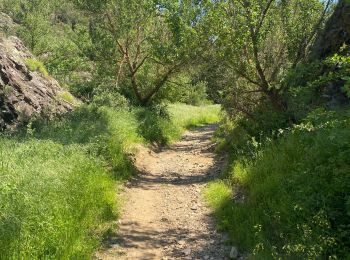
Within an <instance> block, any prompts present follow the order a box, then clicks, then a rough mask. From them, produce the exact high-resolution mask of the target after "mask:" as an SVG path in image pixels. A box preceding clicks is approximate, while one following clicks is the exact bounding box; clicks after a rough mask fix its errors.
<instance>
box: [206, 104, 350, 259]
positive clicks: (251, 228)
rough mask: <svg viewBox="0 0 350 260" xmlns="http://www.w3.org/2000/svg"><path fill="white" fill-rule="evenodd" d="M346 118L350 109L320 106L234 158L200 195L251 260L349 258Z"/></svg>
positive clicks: (349, 157) (348, 126)
mask: <svg viewBox="0 0 350 260" xmlns="http://www.w3.org/2000/svg"><path fill="white" fill-rule="evenodd" d="M349 118H350V111H349V110H342V111H339V112H326V111H323V110H318V111H316V112H314V113H311V114H310V115H309V116H308V117H307V118H306V119H305V120H304V122H303V123H302V124H300V125H297V126H295V127H293V128H292V129H286V130H284V131H282V130H281V131H280V133H279V134H278V137H276V138H274V139H273V140H272V139H270V140H266V141H265V142H263V143H262V144H258V143H257V142H256V141H253V142H251V144H250V149H247V152H245V153H243V154H237V153H236V154H233V155H232V159H231V165H230V168H229V169H228V172H227V174H226V176H225V177H224V180H221V181H217V182H214V183H212V184H211V185H210V186H209V187H208V189H207V190H206V193H205V196H206V198H207V200H208V202H209V204H210V205H211V206H212V207H213V209H214V210H215V214H216V216H217V217H218V220H219V227H220V228H221V229H224V230H227V231H228V232H229V234H230V236H231V239H232V242H233V243H234V244H235V245H237V246H238V247H239V248H240V250H241V251H243V252H250V253H251V258H252V259H349V257H350V255H349V252H350V240H349V237H350V174H349V173H350V142H349V140H350V120H349ZM243 194H244V196H245V198H244V199H243Z"/></svg>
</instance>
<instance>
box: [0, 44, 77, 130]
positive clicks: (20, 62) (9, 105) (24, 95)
mask: <svg viewBox="0 0 350 260" xmlns="http://www.w3.org/2000/svg"><path fill="white" fill-rule="evenodd" d="M28 59H35V57H34V56H33V55H32V54H31V53H30V52H29V51H28V49H27V48H26V47H25V46H24V45H23V43H22V42H21V41H20V40H19V39H18V38H16V37H9V38H4V37H0V130H4V129H14V128H15V127H16V126H17V125H18V124H19V123H21V122H25V121H27V120H28V119H30V118H33V117H36V116H38V115H45V116H47V117H53V116H55V115H57V114H62V113H65V112H67V111H69V110H71V109H72V106H71V104H69V103H67V102H65V101H64V100H63V98H62V94H63V93H65V92H66V91H64V90H63V89H62V88H61V87H60V86H59V84H58V82H57V81H56V80H55V79H53V78H51V77H49V76H45V75H43V74H42V73H41V72H39V71H31V70H30V69H29V68H28V67H27V65H26V61H27V60H28Z"/></svg>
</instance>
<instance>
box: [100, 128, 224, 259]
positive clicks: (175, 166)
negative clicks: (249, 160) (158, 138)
mask: <svg viewBox="0 0 350 260" xmlns="http://www.w3.org/2000/svg"><path fill="white" fill-rule="evenodd" d="M215 128H216V126H215V125H210V126H206V127H202V128H199V129H197V130H194V131H191V132H187V133H186V134H185V135H184V136H183V138H182V139H181V140H180V141H179V142H177V143H175V144H173V145H171V146H170V147H168V148H164V149H162V150H160V151H150V150H147V149H141V151H140V153H139V154H138V156H137V158H136V166H137V168H138V169H139V170H140V171H141V172H142V174H140V175H139V176H137V177H136V179H135V180H133V181H131V182H130V183H129V184H128V185H127V186H126V187H125V192H124V196H125V199H126V202H125V206H124V209H123V212H122V216H121V220H119V231H118V236H117V237H115V238H111V239H110V241H109V243H108V245H107V246H106V248H104V249H103V250H101V252H99V253H98V254H97V255H96V258H97V259H215V260H216V259H226V256H227V255H228V254H229V253H230V247H229V246H227V245H225V244H226V243H225V242H226V240H227V237H226V236H225V235H224V234H220V233H218V232H216V229H215V223H214V220H213V218H212V216H211V212H210V210H209V209H208V207H206V205H205V204H204V201H203V197H202V193H201V192H202V190H203V188H204V187H205V185H206V184H207V183H208V182H209V181H210V180H211V179H213V178H215V177H216V176H217V175H218V174H219V173H220V171H221V169H222V167H223V165H224V162H225V159H224V158H222V157H220V156H217V155H215V154H214V153H213V148H214V144H213V143H212V142H211V141H210V138H211V137H212V135H213V132H214V130H215Z"/></svg>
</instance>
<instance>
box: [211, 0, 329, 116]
mask: <svg viewBox="0 0 350 260" xmlns="http://www.w3.org/2000/svg"><path fill="white" fill-rule="evenodd" d="M331 3H332V1H331V0H327V1H326V2H324V3H321V2H320V1H319V0H311V1H310V0H282V1H276V0H237V1H232V0H231V1H215V2H212V1H209V3H208V6H210V8H208V9H207V10H208V14H207V15H206V18H205V19H206V24H207V27H208V28H209V25H212V26H210V28H211V30H210V31H209V32H208V38H209V39H210V41H211V42H213V44H214V45H215V49H216V55H217V56H218V57H219V58H220V59H222V60H223V61H224V62H222V64H224V65H225V66H226V67H227V71H228V72H229V73H231V74H232V76H231V77H230V78H231V79H232V83H231V84H230V85H231V88H230V91H231V93H230V94H229V98H230V99H231V106H233V107H234V108H235V109H236V110H237V111H239V112H243V113H244V114H249V113H250V111H251V110H252V109H253V108H254V107H256V105H257V104H260V103H261V101H262V100H265V98H266V97H267V98H268V100H269V103H270V104H271V105H272V106H273V107H274V108H275V109H277V110H279V111H283V110H285V109H286V104H285V103H284V100H283V98H282V96H281V94H280V93H281V86H280V85H279V83H280V81H281V79H282V78H283V77H284V75H285V72H286V71H287V70H288V69H290V68H292V67H295V66H297V64H299V63H300V62H302V61H303V60H305V58H306V56H307V53H308V50H309V47H310V45H311V43H312V42H313V40H314V38H315V35H316V33H317V32H318V30H319V29H320V28H321V27H322V25H323V22H324V20H325V18H326V17H327V15H328V10H329V8H330V4H331Z"/></svg>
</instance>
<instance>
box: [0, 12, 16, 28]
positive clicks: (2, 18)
mask: <svg viewBox="0 0 350 260" xmlns="http://www.w3.org/2000/svg"><path fill="white" fill-rule="evenodd" d="M16 27H17V24H16V23H15V22H13V20H12V18H11V17H10V16H9V15H7V14H5V13H2V12H0V33H1V32H3V33H13V31H14V30H15V29H16Z"/></svg>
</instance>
